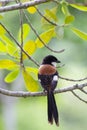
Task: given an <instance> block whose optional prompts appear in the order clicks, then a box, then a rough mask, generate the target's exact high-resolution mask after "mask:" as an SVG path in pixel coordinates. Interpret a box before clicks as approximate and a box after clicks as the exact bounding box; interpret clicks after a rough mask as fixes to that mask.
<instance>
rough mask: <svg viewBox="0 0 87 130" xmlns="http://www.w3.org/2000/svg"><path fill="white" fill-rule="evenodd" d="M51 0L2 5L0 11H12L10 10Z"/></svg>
mask: <svg viewBox="0 0 87 130" xmlns="http://www.w3.org/2000/svg"><path fill="white" fill-rule="evenodd" d="M49 1H52V0H34V1H29V2H25V3H18V4H14V5H9V6H4V7H0V12H7V11H12V10H18V9H26V8H28V7H31V6H35V5H39V4H42V3H46V2H49Z"/></svg>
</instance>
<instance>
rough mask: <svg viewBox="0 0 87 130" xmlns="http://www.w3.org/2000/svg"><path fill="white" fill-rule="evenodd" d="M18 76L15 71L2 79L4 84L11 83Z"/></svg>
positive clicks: (17, 72) (17, 70) (17, 71)
mask: <svg viewBox="0 0 87 130" xmlns="http://www.w3.org/2000/svg"><path fill="white" fill-rule="evenodd" d="M18 74H19V69H16V70H14V71H12V72H10V73H9V74H8V75H7V76H6V77H5V79H4V80H5V82H7V83H11V82H13V81H14V80H15V79H16V78H17V76H18Z"/></svg>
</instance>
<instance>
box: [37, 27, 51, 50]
mask: <svg viewBox="0 0 87 130" xmlns="http://www.w3.org/2000/svg"><path fill="white" fill-rule="evenodd" d="M53 36H54V28H52V29H50V30H48V31H46V32H44V33H42V34H40V35H39V37H40V38H41V39H42V41H43V42H44V43H45V44H47V43H49V41H50V40H51V39H52V37H53ZM35 43H36V45H37V47H38V48H42V47H43V46H44V44H43V43H42V42H41V41H40V40H39V38H37V39H36V41H35Z"/></svg>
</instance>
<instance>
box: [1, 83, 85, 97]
mask: <svg viewBox="0 0 87 130" xmlns="http://www.w3.org/2000/svg"><path fill="white" fill-rule="evenodd" d="M86 86H87V83H84V84H75V85H72V86H69V87H64V88H60V89H56V90H55V91H54V94H58V93H64V92H68V91H73V90H76V89H82V88H84V87H86ZM0 93H1V94H3V95H7V96H13V97H35V96H36V97H38V96H46V92H24V91H10V90H6V89H2V88H0Z"/></svg>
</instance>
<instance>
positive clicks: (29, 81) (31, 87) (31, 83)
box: [22, 69, 39, 92]
mask: <svg viewBox="0 0 87 130" xmlns="http://www.w3.org/2000/svg"><path fill="white" fill-rule="evenodd" d="M22 74H23V77H24V81H25V85H26V88H27V90H28V91H30V92H36V91H38V89H39V85H38V82H37V81H36V80H34V79H33V78H32V76H31V75H30V74H29V73H28V71H27V70H26V69H25V70H23V71H22Z"/></svg>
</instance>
